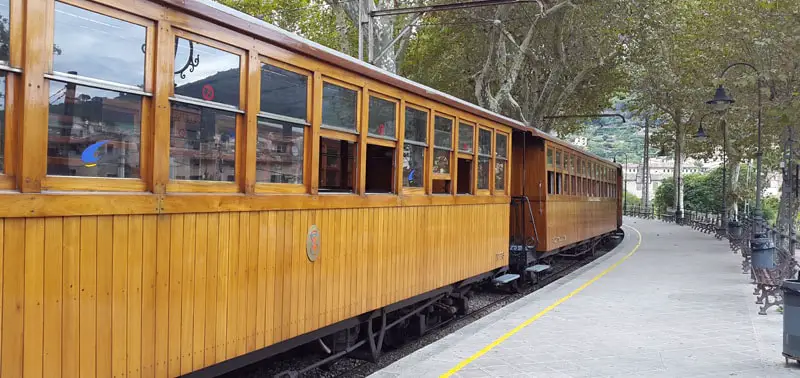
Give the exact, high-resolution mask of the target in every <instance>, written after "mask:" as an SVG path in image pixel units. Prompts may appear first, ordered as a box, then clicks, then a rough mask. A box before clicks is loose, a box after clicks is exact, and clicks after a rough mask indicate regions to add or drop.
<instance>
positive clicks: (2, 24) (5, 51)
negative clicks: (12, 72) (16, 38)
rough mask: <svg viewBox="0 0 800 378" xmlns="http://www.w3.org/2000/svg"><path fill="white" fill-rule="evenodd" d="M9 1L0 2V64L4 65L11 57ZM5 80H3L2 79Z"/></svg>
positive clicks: (1, 0) (0, 0)
mask: <svg viewBox="0 0 800 378" xmlns="http://www.w3.org/2000/svg"><path fill="white" fill-rule="evenodd" d="M8 3H9V0H0V28H2V30H1V31H0V62H2V63H4V64H8V60H9V57H10V56H11V49H10V44H11V34H10V33H9V30H11V25H10V20H11V17H10V12H9V9H8ZM3 80H5V78H3ZM3 93H5V86H4V87H3Z"/></svg>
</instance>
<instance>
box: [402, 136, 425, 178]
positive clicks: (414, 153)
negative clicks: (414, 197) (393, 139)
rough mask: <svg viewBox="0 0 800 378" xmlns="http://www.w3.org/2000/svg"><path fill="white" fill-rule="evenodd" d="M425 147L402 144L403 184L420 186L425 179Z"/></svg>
mask: <svg viewBox="0 0 800 378" xmlns="http://www.w3.org/2000/svg"><path fill="white" fill-rule="evenodd" d="M424 170H425V147H424V146H419V145H414V144H408V142H406V144H405V145H404V146H403V186H404V187H409V188H422V187H423V186H424V184H425V183H424V180H425V174H424V172H425V171H424Z"/></svg>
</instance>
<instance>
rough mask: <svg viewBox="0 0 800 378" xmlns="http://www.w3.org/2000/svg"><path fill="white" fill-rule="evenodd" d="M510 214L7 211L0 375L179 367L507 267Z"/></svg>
mask: <svg viewBox="0 0 800 378" xmlns="http://www.w3.org/2000/svg"><path fill="white" fill-rule="evenodd" d="M508 212H509V207H508V205H507V204H490V205H459V206H416V207H395V208H367V209H338V210H336V209H334V210H295V211H262V212H227V213H211V214H179V215H144V216H142V215H115V216H82V217H51V218H15V219H0V230H2V231H3V232H0V256H1V257H2V258H0V283H1V284H2V288H3V291H2V295H3V297H2V307H0V313H1V315H2V325H3V326H2V328H0V330H2V334H0V356H1V357H2V365H1V368H0V369H1V370H0V375H2V377H23V376H25V377H111V376H113V377H121V376H136V377H139V376H148V377H151V376H158V377H167V376H176V375H179V374H184V373H187V372H190V371H193V370H196V369H199V368H202V367H204V366H208V365H210V364H213V363H216V362H221V361H223V360H225V359H229V358H231V357H235V356H238V355H242V354H244V353H247V352H250V351H253V350H256V349H259V348H263V347H265V346H269V345H271V344H274V343H276V342H279V341H282V340H286V339H289V338H291V337H294V336H297V335H300V334H303V333H307V332H310V331H313V330H315V329H318V328H320V327H324V326H326V325H329V324H332V323H335V322H338V321H340V320H344V319H347V318H350V317H353V316H356V315H359V314H362V313H364V312H366V311H370V310H372V309H375V308H379V307H382V306H385V305H388V304H391V303H394V302H397V301H400V300H403V299H405V298H408V297H411V296H414V295H417V294H421V293H424V292H427V291H430V290H433V289H436V288H439V287H441V286H444V285H446V284H449V283H452V282H456V281H459V280H461V279H464V278H468V277H471V276H474V275H477V274H480V273H483V272H487V271H489V270H492V269H494V268H496V267H500V266H504V265H505V264H506V259H507V255H506V254H505V251H507V250H508V241H507V236H506V235H508V224H507V223H508V222H506V221H505V220H506V219H508V216H509V214H508ZM476 220H483V221H476ZM312 224H316V225H317V226H318V227H319V229H320V231H321V239H322V243H321V246H322V248H321V254H320V257H319V259H318V260H317V261H316V262H314V263H312V262H309V261H308V259H307V258H306V252H305V245H306V244H305V243H306V233H307V230H308V228H309V226H311V225H312Z"/></svg>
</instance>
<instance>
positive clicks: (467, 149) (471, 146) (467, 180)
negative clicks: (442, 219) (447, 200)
mask: <svg viewBox="0 0 800 378" xmlns="http://www.w3.org/2000/svg"><path fill="white" fill-rule="evenodd" d="M457 145H458V169H457V171H456V172H458V185H457V187H456V194H472V185H473V183H474V179H475V177H474V176H475V173H474V168H475V167H474V164H475V126H473V125H471V124H468V123H464V122H459V124H458V143H457Z"/></svg>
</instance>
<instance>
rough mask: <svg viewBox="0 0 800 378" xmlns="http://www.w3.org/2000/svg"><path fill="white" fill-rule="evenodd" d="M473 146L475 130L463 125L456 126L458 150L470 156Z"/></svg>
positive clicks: (470, 126)
mask: <svg viewBox="0 0 800 378" xmlns="http://www.w3.org/2000/svg"><path fill="white" fill-rule="evenodd" d="M474 145H475V129H474V128H473V126H472V125H467V124H465V123H462V124H459V125H458V150H459V151H461V152H466V153H468V154H471V153H472V152H473V151H474V147H473V146H474Z"/></svg>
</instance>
